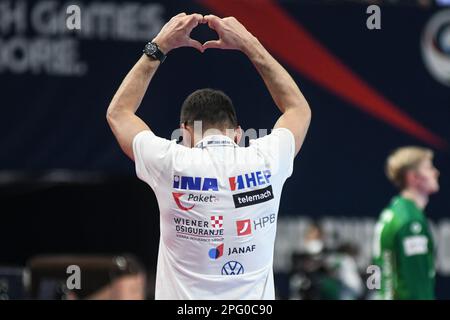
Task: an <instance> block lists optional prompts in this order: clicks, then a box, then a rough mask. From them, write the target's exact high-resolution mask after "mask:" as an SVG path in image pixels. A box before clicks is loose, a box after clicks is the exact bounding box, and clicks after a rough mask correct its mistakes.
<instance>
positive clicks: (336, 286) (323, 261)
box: [290, 223, 364, 300]
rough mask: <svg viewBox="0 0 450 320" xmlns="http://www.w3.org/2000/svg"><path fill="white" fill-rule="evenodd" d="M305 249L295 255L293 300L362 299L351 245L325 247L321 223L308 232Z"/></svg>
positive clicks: (291, 276)
mask: <svg viewBox="0 0 450 320" xmlns="http://www.w3.org/2000/svg"><path fill="white" fill-rule="evenodd" d="M303 248H304V250H303V251H302V252H295V253H294V254H293V256H292V266H293V267H292V270H291V273H290V291H291V299H302V300H322V299H325V300H330V299H331V300H344V299H345V300H348V299H360V298H362V295H363V292H364V288H363V283H362V280H361V277H360V275H359V272H358V268H357V265H356V262H355V258H354V257H355V255H356V250H355V248H354V247H353V246H352V245H350V244H346V245H343V246H341V247H339V248H337V249H331V248H326V247H325V242H324V235H323V232H322V230H321V228H320V226H319V225H318V224H316V223H313V224H312V225H311V226H310V227H309V229H308V231H307V232H306V236H305V243H304V245H303Z"/></svg>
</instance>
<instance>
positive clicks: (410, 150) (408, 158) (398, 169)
mask: <svg viewBox="0 0 450 320" xmlns="http://www.w3.org/2000/svg"><path fill="white" fill-rule="evenodd" d="M426 159H433V151H431V150H430V149H427V148H422V147H415V146H408V147H401V148H398V149H396V150H394V152H392V153H391V154H390V155H389V156H388V158H387V160H386V169H385V170H386V176H387V177H388V179H389V181H391V182H392V183H393V184H394V185H395V186H396V187H398V188H399V189H404V188H405V187H406V179H405V177H406V172H408V171H409V170H414V169H416V168H417V166H418V165H419V164H420V163H421V162H422V161H423V160H426Z"/></svg>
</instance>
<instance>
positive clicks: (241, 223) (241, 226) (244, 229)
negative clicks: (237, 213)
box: [236, 219, 252, 236]
mask: <svg viewBox="0 0 450 320" xmlns="http://www.w3.org/2000/svg"><path fill="white" fill-rule="evenodd" d="M236 229H237V235H238V236H246V235H249V234H251V233H252V225H251V221H250V219H247V220H238V221H236Z"/></svg>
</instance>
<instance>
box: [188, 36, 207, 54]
mask: <svg viewBox="0 0 450 320" xmlns="http://www.w3.org/2000/svg"><path fill="white" fill-rule="evenodd" d="M188 46H189V47H193V48H195V49H197V50H198V51H200V52H203V51H205V49H204V48H203V46H202V44H201V43H200V42H198V41H197V40H194V39H189V40H188Z"/></svg>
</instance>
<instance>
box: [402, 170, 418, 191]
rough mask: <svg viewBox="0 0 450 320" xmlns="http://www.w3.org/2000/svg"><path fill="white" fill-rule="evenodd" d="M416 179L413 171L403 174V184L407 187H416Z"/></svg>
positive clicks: (415, 173)
mask: <svg viewBox="0 0 450 320" xmlns="http://www.w3.org/2000/svg"><path fill="white" fill-rule="evenodd" d="M418 178H419V177H418V176H417V172H416V171H415V170H407V171H406V172H405V182H406V185H407V186H413V187H414V186H416V184H417V180H418Z"/></svg>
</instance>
